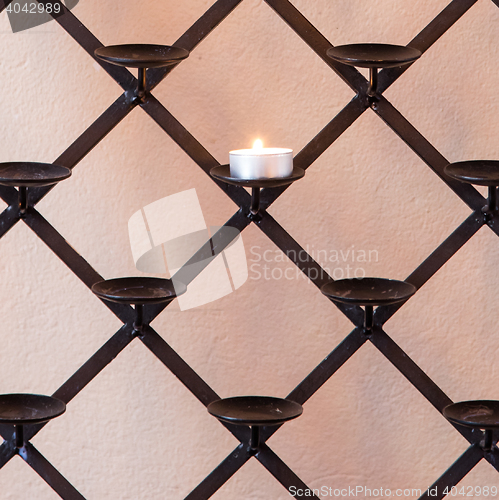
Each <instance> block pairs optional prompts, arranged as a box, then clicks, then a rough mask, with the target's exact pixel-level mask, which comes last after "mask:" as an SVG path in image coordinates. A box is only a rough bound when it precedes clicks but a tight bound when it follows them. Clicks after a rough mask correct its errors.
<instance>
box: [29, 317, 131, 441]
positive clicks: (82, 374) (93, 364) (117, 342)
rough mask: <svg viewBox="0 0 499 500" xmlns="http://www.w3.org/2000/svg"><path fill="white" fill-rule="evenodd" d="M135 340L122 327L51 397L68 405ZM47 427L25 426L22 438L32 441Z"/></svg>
mask: <svg viewBox="0 0 499 500" xmlns="http://www.w3.org/2000/svg"><path fill="white" fill-rule="evenodd" d="M134 338H135V336H134V335H133V328H132V326H131V325H123V326H122V327H121V328H120V329H119V330H118V331H117V332H116V333H115V334H114V335H113V336H112V337H111V338H110V339H109V340H108V341H107V342H106V343H105V344H104V345H103V346H102V347H101V348H100V349H99V350H98V351H96V352H95V353H94V354H93V355H92V356H91V357H90V358H89V359H88V360H87V361H86V362H85V363H84V364H83V365H82V366H81V367H80V368H78V370H77V371H76V372H75V373H73V375H71V377H70V378H69V379H68V380H66V382H64V384H62V385H61V387H59V389H57V390H56V391H55V392H54V394H53V395H52V396H53V397H55V398H57V399H60V400H61V401H64V402H65V403H66V404H67V403H69V402H70V401H71V400H72V399H73V398H74V397H75V396H76V395H77V394H79V393H80V392H81V391H82V390H83V389H84V388H85V387H86V386H87V385H88V384H89V383H90V382H91V381H92V380H93V379H94V378H95V377H96V376H97V375H99V373H100V372H101V371H102V370H104V368H105V367H106V366H108V365H109V364H110V363H111V361H113V360H114V359H115V358H116V357H117V356H118V354H120V352H122V351H123V349H125V347H127V346H128V344H130V342H131V341H132V340H133V339H134ZM45 425H47V422H45V423H42V424H36V425H26V426H25V428H24V429H25V430H24V436H25V438H26V439H27V440H29V439H32V438H33V437H34V436H36V434H38V433H39V432H40V430H41V429H43V428H44V427H45Z"/></svg>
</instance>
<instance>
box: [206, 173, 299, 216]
mask: <svg viewBox="0 0 499 500" xmlns="http://www.w3.org/2000/svg"><path fill="white" fill-rule="evenodd" d="M210 175H211V176H212V177H214V178H215V179H217V180H219V181H223V182H226V183H227V184H233V185H235V186H242V187H250V188H251V205H250V209H249V217H250V218H251V219H253V220H258V219H259V215H258V212H259V211H260V189H263V188H274V187H281V186H287V185H288V184H291V183H293V182H295V181H297V180H298V179H301V178H302V177H303V176H304V175H305V170H303V169H302V168H299V167H293V171H292V172H291V175H289V176H287V177H273V178H269V179H241V178H239V177H232V176H231V175H230V165H220V166H218V167H213V168H212V169H211V170H210Z"/></svg>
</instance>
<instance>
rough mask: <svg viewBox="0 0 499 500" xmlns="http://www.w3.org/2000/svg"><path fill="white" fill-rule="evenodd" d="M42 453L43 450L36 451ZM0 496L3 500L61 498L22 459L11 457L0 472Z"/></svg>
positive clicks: (55, 499)
mask: <svg viewBox="0 0 499 500" xmlns="http://www.w3.org/2000/svg"><path fill="white" fill-rule="evenodd" d="M38 451H40V452H42V454H43V450H38ZM0 481H1V483H2V496H3V498H4V499H5V500H16V499H18V498H36V500H59V499H60V498H61V497H60V496H59V495H58V494H57V493H56V492H55V491H54V490H53V489H52V488H51V487H50V486H49V485H48V484H47V483H46V482H45V481H44V480H43V479H42V478H41V477H40V476H39V475H38V474H37V473H36V472H35V471H34V470H33V469H32V468H31V467H30V466H29V465H28V464H27V463H26V462H25V461H24V460H23V459H22V458H19V457H13V458H12V459H11V460H10V461H9V462H8V463H7V464H6V465H5V466H4V467H2V469H1V470H0Z"/></svg>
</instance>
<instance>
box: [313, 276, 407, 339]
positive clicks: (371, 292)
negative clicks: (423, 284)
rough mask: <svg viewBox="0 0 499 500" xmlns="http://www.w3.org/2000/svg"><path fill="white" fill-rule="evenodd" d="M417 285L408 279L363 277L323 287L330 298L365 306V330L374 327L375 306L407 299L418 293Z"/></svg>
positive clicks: (370, 330)
mask: <svg viewBox="0 0 499 500" xmlns="http://www.w3.org/2000/svg"><path fill="white" fill-rule="evenodd" d="M416 290H417V289H416V287H415V286H414V285H412V284H411V283H407V281H398V280H390V279H386V278H362V279H357V278H354V279H344V280H338V281H331V282H330V283H326V284H325V285H324V286H322V288H321V292H322V293H323V294H324V295H326V297H329V298H330V299H332V300H334V301H336V302H341V303H343V304H352V305H357V306H364V331H365V333H366V334H371V333H372V329H373V308H374V307H377V306H387V305H390V304H396V303H397V302H402V301H404V300H407V299H408V298H409V297H411V296H412V295H414V294H415V293H416Z"/></svg>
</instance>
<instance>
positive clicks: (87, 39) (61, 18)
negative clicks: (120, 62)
mask: <svg viewBox="0 0 499 500" xmlns="http://www.w3.org/2000/svg"><path fill="white" fill-rule="evenodd" d="M37 1H38V2H39V3H42V4H44V5H45V4H52V5H55V4H58V5H59V8H60V12H63V14H57V13H56V12H55V9H50V10H52V14H51V15H52V17H53V18H54V19H55V21H56V22H57V23H59V25H60V26H61V27H62V28H63V29H64V30H65V31H66V32H67V33H68V35H69V36H71V37H72V38H73V39H74V40H75V41H76V43H77V44H78V45H79V46H80V47H81V48H82V49H83V50H85V51H86V52H87V53H88V54H89V55H90V57H92V59H93V60H94V61H95V62H97V64H99V65H100V66H102V68H103V69H104V70H105V71H106V72H107V73H108V74H109V76H111V77H112V78H113V79H114V80H115V81H116V82H117V83H118V84H119V85H120V86H121V87H122V88H123V89H124V90H133V89H135V88H136V86H137V79H136V78H135V77H134V76H133V75H132V74H131V73H130V71H128V70H127V69H126V68H123V67H121V66H115V65H114V64H109V63H106V62H103V61H101V60H100V59H97V58H96V57H95V56H94V50H95V49H98V48H99V47H102V43H101V42H100V41H99V40H98V39H97V38H96V37H95V35H94V34H93V33H91V32H90V31H89V30H88V29H87V28H86V27H85V25H84V24H83V23H82V22H81V21H80V20H79V19H78V18H77V17H76V16H75V15H74V14H73V13H72V12H71V11H70V10H69V9H68V8H67V7H66V6H65V5H64V4H63V3H62V2H61V1H60V0H37Z"/></svg>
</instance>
